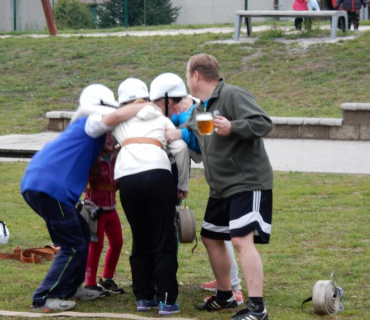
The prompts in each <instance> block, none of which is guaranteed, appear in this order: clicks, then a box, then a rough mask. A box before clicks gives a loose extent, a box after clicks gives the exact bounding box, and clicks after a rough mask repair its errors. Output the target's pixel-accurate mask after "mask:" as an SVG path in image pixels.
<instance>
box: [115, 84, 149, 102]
mask: <svg viewBox="0 0 370 320" xmlns="http://www.w3.org/2000/svg"><path fill="white" fill-rule="evenodd" d="M140 98H141V99H147V98H149V91H148V87H147V86H146V84H145V83H144V82H143V81H141V80H139V79H135V78H128V79H126V80H125V81H123V82H122V83H121V84H120V85H119V87H118V103H119V104H120V105H121V104H122V103H125V102H127V101H133V100H136V99H140Z"/></svg>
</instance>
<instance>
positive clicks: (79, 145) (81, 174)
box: [21, 117, 106, 206]
mask: <svg viewBox="0 0 370 320" xmlns="http://www.w3.org/2000/svg"><path fill="white" fill-rule="evenodd" d="M86 120H87V117H83V118H80V119H78V120H76V122H73V123H71V124H70V125H69V126H68V127H67V128H66V130H65V131H64V132H62V133H61V134H60V135H59V137H58V138H56V139H55V140H53V141H51V142H49V143H48V144H46V145H45V147H44V148H43V149H42V150H40V151H39V152H37V153H36V154H35V155H34V156H33V158H32V160H31V162H30V163H29V165H28V166H27V169H26V172H25V174H24V176H23V178H22V181H21V193H24V192H25V191H27V190H32V191H39V192H44V193H46V194H48V195H49V196H50V197H52V198H54V199H56V200H58V201H60V202H61V203H63V204H65V205H69V206H74V205H75V204H76V202H77V201H78V199H79V198H80V195H81V193H82V192H83V190H84V188H85V187H86V184H87V181H88V178H89V172H90V168H91V167H92V165H93V164H94V163H95V161H96V160H97V158H98V156H99V154H100V152H101V150H102V149H103V147H104V144H105V138H106V135H105V134H103V135H102V136H100V137H98V138H92V137H90V136H88V135H87V134H86V132H85V124H86Z"/></svg>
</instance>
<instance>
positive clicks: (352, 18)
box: [347, 10, 360, 30]
mask: <svg viewBox="0 0 370 320" xmlns="http://www.w3.org/2000/svg"><path fill="white" fill-rule="evenodd" d="M347 14H348V30H350V29H351V24H352V23H353V27H354V29H355V30H356V29H358V27H359V26H360V10H357V11H347Z"/></svg>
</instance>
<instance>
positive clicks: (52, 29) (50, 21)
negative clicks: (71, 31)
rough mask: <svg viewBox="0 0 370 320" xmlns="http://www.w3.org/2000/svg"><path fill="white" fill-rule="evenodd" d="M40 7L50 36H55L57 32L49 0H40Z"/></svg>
mask: <svg viewBox="0 0 370 320" xmlns="http://www.w3.org/2000/svg"><path fill="white" fill-rule="evenodd" d="M41 3H42V8H43V9H44V14H45V18H46V23H47V25H48V29H49V33H50V35H51V36H56V35H57V33H58V30H57V24H56V23H55V20H54V16H53V11H52V10H51V6H50V2H49V0H41Z"/></svg>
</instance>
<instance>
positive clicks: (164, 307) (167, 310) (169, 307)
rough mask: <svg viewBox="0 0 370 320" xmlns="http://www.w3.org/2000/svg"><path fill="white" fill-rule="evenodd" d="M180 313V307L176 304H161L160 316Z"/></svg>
mask: <svg viewBox="0 0 370 320" xmlns="http://www.w3.org/2000/svg"><path fill="white" fill-rule="evenodd" d="M179 312H180V306H179V304H178V303H177V302H176V303H174V304H165V303H163V302H160V303H159V312H158V314H159V315H160V316H169V315H171V314H175V313H179Z"/></svg>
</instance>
